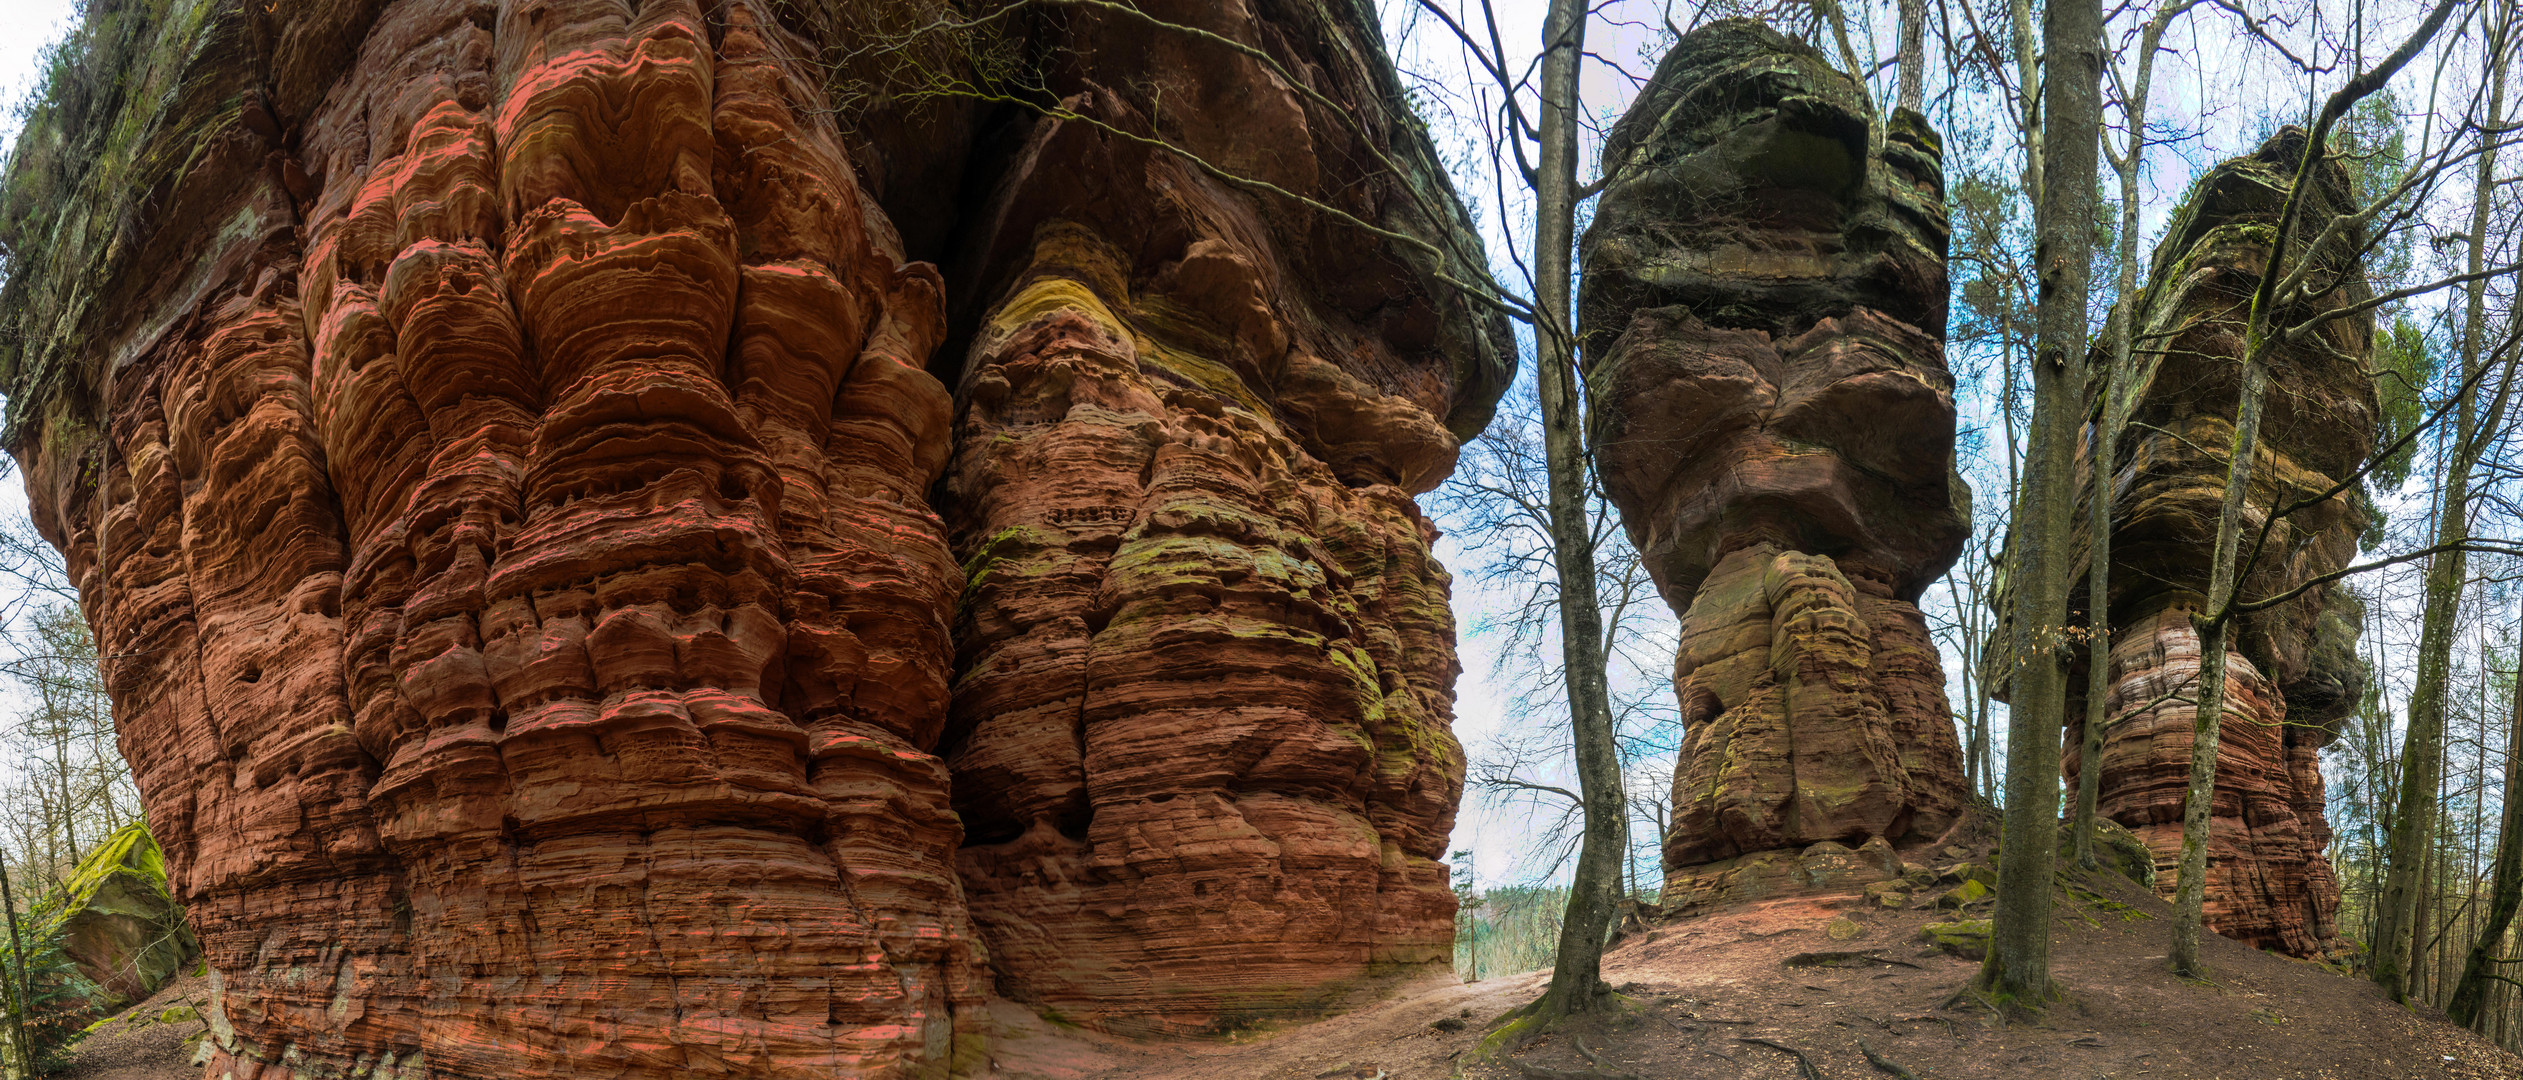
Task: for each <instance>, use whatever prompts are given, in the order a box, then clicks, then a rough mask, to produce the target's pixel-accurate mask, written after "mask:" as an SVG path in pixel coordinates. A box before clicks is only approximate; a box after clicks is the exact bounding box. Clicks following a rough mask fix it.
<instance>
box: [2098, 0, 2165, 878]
mask: <svg viewBox="0 0 2523 1080" xmlns="http://www.w3.org/2000/svg"><path fill="white" fill-rule="evenodd" d="M2192 2H2193V0H2183V2H2180V3H2176V4H2173V5H2171V6H2168V7H2165V8H2164V9H2162V10H2161V11H2158V12H2156V14H2155V17H2154V18H2152V19H2149V20H2147V23H2146V28H2145V30H2144V31H2143V32H2141V33H2140V34H2139V40H2138V72H2137V78H2136V79H2134V80H2132V82H2131V84H2130V88H2129V99H2128V101H2127V102H2126V103H2125V105H2126V108H2125V109H2124V111H2125V112H2126V113H2127V114H2128V124H2129V149H2128V151H2127V152H2126V153H2125V154H2121V155H2117V156H2115V157H2114V158H2113V160H2112V162H2111V165H2112V171H2113V172H2115V173H2117V174H2119V177H2120V268H2119V270H2120V272H2119V275H2118V280H2117V281H2116V282H2114V283H2113V288H2114V290H2115V292H2116V297H2115V300H2114V303H2113V304H2112V306H2111V322H2112V329H2111V359H2110V364H2111V367H2110V368H2109V369H2108V370H2106V371H2104V372H2103V374H2102V399H2103V400H2102V416H2101V418H2100V420H2099V421H2098V422H2097V423H2096V425H2095V432H2094V445H2093V449H2092V451H2091V453H2090V461H2091V468H2090V471H2091V472H2092V474H2093V489H2092V499H2093V503H2092V506H2091V507H2090V510H2091V512H2092V518H2091V526H2090V527H2091V530H2092V533H2093V542H2092V548H2091V552H2092V554H2091V565H2090V566H2089V567H2088V568H2087V573H2086V579H2085V620H2086V628H2087V630H2088V631H2089V636H2088V639H2087V647H2088V649H2089V650H2090V651H2089V653H2088V655H2087V658H2086V665H2087V666H2086V675H2085V730H2084V736H2085V737H2084V739H2083V741H2081V742H2080V743H2079V744H2078V746H2077V751H2078V755H2077V761H2078V765H2077V770H2076V824H2075V827H2074V829H2073V832H2074V833H2075V836H2076V868H2077V869H2079V870H2091V869H2093V868H2094V865H2095V863H2094V819H2095V816H2096V814H2097V809H2096V808H2097V806H2098V804H2099V803H2100V802H2101V799H2102V744H2103V726H2104V724H2105V723H2106V722H2108V721H2109V720H2110V718H2111V708H2110V698H2111V504H2112V496H2113V489H2114V486H2115V480H2116V478H2117V476H2118V474H2119V471H2120V465H2119V452H2120V428H2121V425H2122V424H2123V423H2124V422H2126V420H2127V415H2128V414H2127V412H2126V411H2125V410H2124V409H2123V408H2122V407H2121V401H2120V397H2121V387H2120V380H2121V379H2122V378H2123V377H2124V376H2125V375H2126V373H2127V372H2128V370H2129V366H2130V360H2131V354H2132V353H2133V352H2134V351H2135V348H2136V338H2137V300H2138V170H2139V168H2140V166H2142V165H2143V164H2144V163H2145V161H2146V101H2147V94H2148V87H2149V86H2150V85H2151V84H2152V83H2153V82H2154V78H2155V49H2156V46H2157V45H2159V44H2160V43H2162V41H2163V40H2164V30H2165V28H2166V27H2169V26H2171V25H2172V20H2173V19H2174V18H2176V17H2178V16H2179V15H2180V14H2181V13H2182V12H2184V11H2187V10H2189V8H2190V7H2191V3H2192Z"/></svg>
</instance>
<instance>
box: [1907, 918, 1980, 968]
mask: <svg viewBox="0 0 2523 1080" xmlns="http://www.w3.org/2000/svg"><path fill="white" fill-rule="evenodd" d="M1919 940H1921V941H1925V942H1927V943H1929V944H1931V945H1934V946H1936V947H1937V948H1939V949H1943V950H1945V951H1946V952H1949V953H1952V954H1954V955H1955V956H1959V957H1961V958H1963V959H1965V960H1985V959H1987V958H1988V955H1989V920H1987V919H1960V920H1956V921H1954V922H1932V923H1929V924H1927V925H1925V926H1922V927H1919Z"/></svg>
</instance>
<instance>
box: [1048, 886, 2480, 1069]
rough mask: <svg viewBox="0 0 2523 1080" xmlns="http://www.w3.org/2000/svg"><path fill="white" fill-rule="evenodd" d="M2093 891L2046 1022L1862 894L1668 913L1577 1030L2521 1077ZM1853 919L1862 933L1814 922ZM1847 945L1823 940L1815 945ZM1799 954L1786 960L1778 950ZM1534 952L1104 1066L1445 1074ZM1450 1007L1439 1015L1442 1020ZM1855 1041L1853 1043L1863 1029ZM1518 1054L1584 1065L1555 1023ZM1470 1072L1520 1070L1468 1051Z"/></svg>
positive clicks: (1841, 1051) (1738, 1041) (2145, 903)
mask: <svg viewBox="0 0 2523 1080" xmlns="http://www.w3.org/2000/svg"><path fill="white" fill-rule="evenodd" d="M2090 884H2091V886H2092V888H2093V890H2094V895H2098V896H2100V897H2101V898H2103V899H2104V900H2107V901H2108V902H2107V903H2097V902H2095V901H2094V900H2093V899H2091V898H2088V899H2080V900H2075V901H2074V902H2072V903H2067V904H2062V905H2061V907H2060V909H2059V912H2058V916H2057V923H2056V927H2057V928H2056V931H2055V932H2054V934H2053V938H2052V941H2053V944H2052V949H2053V957H2052V964H2053V971H2054V973H2055V975H2056V977H2057V978H2058V979H2059V980H2060V982H2062V983H2063V984H2064V985H2065V986H2066V987H2067V989H2068V991H2069V994H2070V995H2071V996H2070V998H2069V1000H2068V1001H2067V1002H2066V1003H2065V1004H2063V1005H2060V1006H2058V1007H2056V1008H2053V1009H2051V1010H2050V1012H2049V1014H2048V1015H2047V1016H2046V1017H2045V1018H2043V1019H2042V1020H2041V1021H2040V1022H2038V1023H2034V1024H2023V1023H2017V1024H2013V1025H2001V1024H1999V1023H1997V1021H1996V1017H1995V1016H1994V1015H1992V1014H1991V1013H1990V1012H1989V1011H1988V1010H1987V1009H1985V1008H1983V1007H1980V1006H1979V1005H1977V1004H1975V1003H1971V1002H1968V1001H1965V1002H1962V1003H1958V1004H1955V1005H1953V1006H1951V1007H1946V1002H1947V1000H1948V999H1949V998H1952V997H1953V996H1954V992H1955V991H1956V990H1958V989H1960V988H1961V987H1962V986H1963V985H1964V984H1965V983H1966V982H1967V981H1968V980H1969V979H1970V977H1971V975H1972V974H1973V972H1974V971H1975V970H1976V969H1977V967H1978V965H1977V964H1976V963H1973V962H1971V961H1967V960H1962V959H1958V958H1955V957H1952V956H1948V955H1946V954H1944V953H1941V952H1938V951H1936V950H1934V949H1932V948H1929V947H1928V946H1926V945H1924V944H1922V943H1920V942H1919V940H1918V939H1917V931H1918V928H1919V926H1920V925H1921V924H1923V923H1926V922H1928V921H1931V920H1933V919H1937V918H1942V917H1946V916H1944V915H1942V914H1941V913H1937V912H1933V911H1924V910H1906V909H1905V910H1889V911H1887V910H1880V909H1877V910H1871V911H1868V910H1860V909H1858V908H1857V907H1856V906H1855V904H1854V901H1855V899H1856V898H1849V899H1846V900H1840V901H1834V902H1818V901H1813V900H1798V901H1779V902H1774V903H1771V904H1767V905H1763V906H1758V907H1753V908H1748V909H1744V910H1740V911H1735V912H1730V913H1727V914H1723V915H1717V916H1710V917H1705V918H1698V919H1690V920H1683V921H1678V922H1675V923H1672V924H1669V925H1666V926H1663V927H1660V928H1658V929H1656V930H1653V931H1651V932H1649V933H1647V934H1645V935H1641V936H1638V937H1635V938H1632V939H1631V940H1630V941H1628V942H1626V943H1624V944H1623V945H1622V946H1621V947H1620V948H1619V949H1617V950H1615V951H1614V952H1613V953H1612V954H1611V955H1610V956H1609V957H1607V958H1606V961H1605V970H1606V974H1607V976H1608V977H1609V978H1610V979H1611V980H1612V981H1613V982H1614V983H1615V984H1617V985H1621V986H1622V987H1623V988H1624V990H1625V991H1626V992H1627V993H1629V994H1630V995H1631V996H1632V1000H1633V1002H1634V1003H1635V1007H1634V1008H1632V1009H1631V1010H1629V1011H1628V1012H1627V1014H1626V1015H1624V1016H1622V1017H1620V1018H1619V1019H1617V1020H1614V1021H1612V1022H1609V1023H1605V1024H1600V1025H1595V1026H1592V1027H1590V1028H1588V1029H1585V1030H1582V1031H1579V1032H1577V1033H1575V1034H1577V1035H1578V1036H1579V1037H1583V1038H1585V1039H1586V1040H1587V1042H1588V1044H1589V1045H1590V1046H1592V1047H1593V1048H1594V1049H1595V1050H1596V1051H1598V1052H1599V1053H1601V1054H1602V1055H1603V1056H1604V1057H1605V1059H1606V1060H1607V1061H1609V1062H1611V1063H1613V1064H1614V1065H1616V1066H1617V1067H1619V1068H1621V1069H1625V1070H1628V1071H1630V1072H1633V1073H1636V1074H1637V1075H1638V1076H1639V1077H1641V1078H1642V1080H1668V1078H1672V1080H1680V1078H1693V1080H1696V1078H1702V1077H1706V1078H1711V1080H1724V1078H1736V1077H1740V1078H1745V1080H1768V1078H1778V1080H1788V1078H1792V1077H1797V1076H1799V1075H1800V1066H1799V1065H1798V1063H1797V1060H1796V1058H1795V1057H1794V1056H1793V1055H1792V1054H1790V1053H1788V1052H1786V1051H1782V1050H1779V1049H1773V1048H1771V1047H1769V1046H1765V1045H1760V1044H1756V1043H1751V1042H1746V1041H1744V1040H1746V1039H1762V1040H1766V1041H1768V1042H1774V1043H1777V1044H1779V1045H1780V1046H1786V1047H1793V1048H1795V1049H1796V1050H1801V1051H1803V1052H1804V1053H1805V1055H1806V1056H1807V1057H1808V1058H1810V1059H1811V1061H1812V1063H1813V1065H1814V1067H1815V1068H1816V1069H1817V1070H1818V1071H1819V1073H1820V1075H1821V1076H1823V1077H1827V1078H1830V1080H1853V1078H1880V1077H1882V1076H1886V1075H1891V1074H1889V1073H1888V1072H1884V1071H1879V1070H1877V1069H1876V1068H1875V1067H1873V1066H1872V1065H1871V1064H1870V1063H1869V1062H1868V1060H1867V1057H1866V1054H1865V1049H1867V1048H1871V1049H1872V1050H1873V1051H1874V1052H1875V1054H1876V1055H1877V1056H1878V1057H1880V1058H1882V1059H1883V1060H1884V1061H1886V1062H1888V1063H1892V1064H1895V1065H1898V1066H1901V1067H1903V1068H1907V1069H1909V1070H1911V1071H1912V1072H1914V1073H1915V1074H1916V1075H1917V1076H1919V1077H1921V1078H1922V1080H1982V1078H1986V1080H1999V1078H2004V1080H2016V1078H2043V1080H2047V1078H2061V1080H2129V1078H2134V1077H2149V1078H2156V1080H2281V1078H2307V1080H2309V1078H2316V1077H2318V1078H2336V1080H2388V1078H2403V1077H2406V1078H2413V1080H2414V1078H2437V1077H2458V1078H2465V1080H2469V1078H2491V1077H2494V1078H2516V1080H2523V1060H2518V1059H2517V1058H2515V1057H2514V1056H2512V1055H2509V1054H2507V1053H2505V1052H2504V1051H2502V1050H2499V1049H2497V1048H2495V1047H2494V1046H2492V1045H2490V1044H2489V1043H2487V1042H2486V1041H2484V1040H2482V1039H2480V1038H2478V1037H2476V1036H2474V1035H2471V1034H2470V1033H2469V1032H2466V1031H2462V1030H2459V1029H2456V1028H2454V1027H2452V1026H2451V1025H2449V1024H2446V1023H2445V1022H2443V1020H2442V1018H2441V1017H2440V1016H2437V1015H2434V1014H2433V1013H2432V1012H2426V1013H2423V1014H2413V1013H2411V1012H2408V1011H2405V1010H2402V1009H2399V1008H2395V1007H2393V1006H2392V1005H2390V1004H2389V1003H2387V1002H2385V1001H2384V1000H2383V999H2382V998H2381V997H2380V996H2379V995H2378V994H2376V993H2375V991H2374V988H2373V985H2372V984H2370V983H2368V982H2366V981H2364V980H2362V979H2357V978H2352V977H2348V976H2343V975H2340V974H2338V973H2336V972H2334V971H2331V970H2329V969H2327V968H2324V967H2321V966H2320V965H2317V964H2312V963H2307V962H2305V961H2300V960H2294V959H2290V958H2287V957H2282V956H2277V955H2273V954H2267V953H2261V952H2257V951H2255V950H2252V949H2250V948H2246V947H2244V946H2243V945H2241V944H2239V943H2236V942H2233V941H2229V940H2227V939H2224V938H2218V937H2213V936H2211V940H2210V942H2209V943H2208V947H2207V950H2206V952H2207V958H2208V962H2209V964H2210V965H2211V968H2212V970H2213V972H2214V973H2215V979H2214V981H2213V982H2210V983H2200V982H2189V981H2184V980H2181V979H2176V978H2174V977H2173V976H2172V974H2171V973H2170V971H2169V970H2168V969H2167V968H2166V966H2165V945H2166V940H2165V939H2166V935H2167V933H2168V929H2167V927H2168V919H2169V916H2170V912H2169V909H2168V908H2167V907H2166V906H2165V905H2164V904H2163V903H2162V902H2160V901H2158V900H2157V899H2156V898H2155V897H2154V895H2153V894H2151V893H2149V892H2148V891H2146V890H2145V889H2143V888H2140V887H2138V886H2137V885H2135V884H2133V883H2130V882H2128V881H2127V880H2125V879H2122V878H2119V877H2117V876H2112V875H2103V877H2102V878H2101V879H2096V880H2092V881H2091V882H2090ZM1838 917H1847V918H1850V919H1851V920H1852V921H1854V922H1855V923H1856V924H1857V928H1858V930H1859V933H1858V936H1856V937H1855V938H1853V939H1850V940H1846V941H1834V940H1832V939H1831V938H1830V937H1829V936H1828V935H1827V933H1826V931H1825V927H1826V925H1827V924H1828V923H1830V922H1831V920H1832V919H1834V918H1838ZM1824 953H1842V954H1847V953H1855V954H1858V955H1856V956H1848V957H1842V958H1839V959H1833V960H1825V961H1817V960H1815V959H1814V958H1813V955H1812V954H1824ZM1800 956H1802V957H1804V959H1803V960H1801V961H1800V962H1799V963H1797V964H1796V965H1795V966H1790V965H1789V963H1788V961H1790V960H1791V959H1797V958H1799V957H1800ZM1542 983H1543V974H1542V973H1538V972H1537V973H1532V974H1527V975H1522V976H1515V977H1510V978H1505V979H1497V980H1488V981H1484V982H1480V983H1475V984H1471V985H1463V984H1459V983H1453V982H1451V981H1447V982H1443V983H1439V982H1428V983H1422V984H1419V985H1417V986H1414V987H1412V988H1410V989H1408V990H1407V991H1406V992H1404V993H1403V994H1402V995H1400V996H1398V997H1396V998H1395V999H1393V1000H1390V1001H1387V1002H1384V1003H1382V1004H1380V1005H1377V1006H1374V1007H1371V1008H1367V1009H1362V1010H1359V1011H1357V1012H1354V1013H1350V1014H1348V1015H1345V1016H1340V1017H1336V1018H1333V1019H1330V1020H1326V1021H1323V1022H1320V1023H1316V1024H1312V1025H1308V1026H1305V1027H1301V1028H1294V1029H1290V1030H1286V1031H1282V1032H1277V1033H1272V1034H1266V1035H1260V1036H1256V1037H1252V1038H1249V1039H1246V1040H1242V1041H1235V1042H1222V1043H1212V1044H1203V1045H1198V1046H1193V1047H1188V1048H1185V1047H1165V1048H1159V1047H1153V1046H1143V1045H1136V1044H1110V1045H1108V1046H1107V1048H1106V1050H1105V1051H1104V1053H1105V1054H1106V1057H1107V1058H1108V1060H1109V1061H1110V1064H1109V1065H1106V1066H1104V1067H1103V1068H1102V1071H1100V1072H1099V1073H1097V1074H1095V1075H1099V1076H1102V1077H1108V1078H1110V1080H1225V1078H1252V1080H1319V1078H1338V1077H1374V1076H1376V1075H1377V1074H1379V1073H1381V1074H1382V1075H1383V1076H1385V1077H1386V1078H1387V1080H1440V1078H1445V1077H1450V1076H1452V1075H1454V1074H1455V1072H1456V1070H1457V1068H1458V1067H1460V1065H1459V1063H1460V1061H1461V1059H1462V1056H1463V1055H1464V1052H1465V1051H1467V1050H1469V1049H1470V1048H1471V1047H1472V1046H1473V1044H1474V1043H1475V1041H1476V1040H1477V1039H1478V1037H1479V1036H1480V1034H1481V1031H1482V1029H1483V1028H1484V1027H1485V1026H1486V1024H1487V1023H1488V1022H1489V1021H1490V1020H1491V1019H1493V1018H1495V1017H1497V1016H1498V1015H1499V1014H1500V1013H1503V1012H1505V1011H1507V1010H1508V1009H1510V1008H1512V1007H1514V1006H1515V1005H1518V1004H1521V1003H1523V1002H1525V1001H1528V1000H1531V999H1532V998H1533V997H1534V996H1536V995H1537V994H1539V993H1540V991H1541V987H1542ZM1449 1018H1452V1019H1453V1020H1459V1021H1462V1024H1461V1026H1460V1030H1445V1028H1452V1027H1454V1026H1455V1025H1453V1024H1451V1023H1448V1024H1445V1025H1444V1027H1442V1028H1441V1027H1440V1026H1438V1024H1439V1022H1440V1021H1445V1020H1448V1019H1449ZM1861 1044H1862V1046H1861ZM1521 1060H1523V1061H1526V1062H1529V1063H1531V1064H1534V1065H1539V1066H1544V1067H1547V1068H1555V1069H1578V1068H1583V1067H1585V1065H1586V1062H1585V1061H1584V1059H1583V1058H1582V1057H1581V1056H1580V1055H1579V1054H1578V1053H1577V1052H1576V1050H1575V1049H1574V1048H1573V1047H1571V1046H1569V1045H1568V1044H1567V1041H1566V1039H1565V1038H1563V1037H1551V1038H1546V1039H1544V1040H1543V1041H1541V1042H1539V1043H1537V1044H1536V1045H1534V1046H1532V1047H1530V1048H1529V1049H1527V1051H1526V1052H1525V1053H1524V1054H1523V1055H1522V1057H1521ZM1462 1075H1463V1076H1466V1077H1470V1078H1474V1080H1486V1078H1489V1077H1515V1076H1519V1073H1518V1072H1516V1071H1512V1070H1509V1069H1506V1068H1499V1067H1471V1068H1463V1069H1462Z"/></svg>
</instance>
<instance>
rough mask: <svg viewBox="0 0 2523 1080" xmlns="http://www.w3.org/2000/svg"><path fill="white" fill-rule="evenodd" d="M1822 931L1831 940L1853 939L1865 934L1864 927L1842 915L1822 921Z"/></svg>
mask: <svg viewBox="0 0 2523 1080" xmlns="http://www.w3.org/2000/svg"><path fill="white" fill-rule="evenodd" d="M1822 932H1823V933H1824V934H1825V935H1827V936H1829V937H1830V939H1831V940H1833V941H1853V940H1856V939H1857V938H1859V937H1863V936H1865V933H1866V928H1865V927H1863V926H1860V925H1858V922H1857V920H1855V919H1852V918H1849V917H1848V916H1846V915H1842V916H1840V917H1839V918H1836V919H1833V920H1831V921H1830V922H1827V923H1824V924H1823V926H1822Z"/></svg>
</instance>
